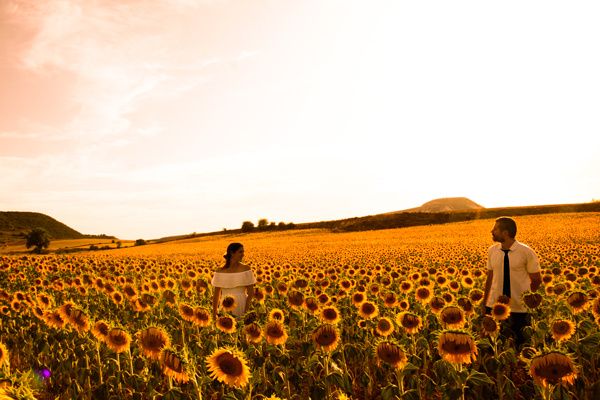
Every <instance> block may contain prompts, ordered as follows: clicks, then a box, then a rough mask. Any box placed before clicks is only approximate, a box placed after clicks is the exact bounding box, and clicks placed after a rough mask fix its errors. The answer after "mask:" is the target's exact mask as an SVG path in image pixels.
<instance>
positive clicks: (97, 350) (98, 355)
mask: <svg viewBox="0 0 600 400" xmlns="http://www.w3.org/2000/svg"><path fill="white" fill-rule="evenodd" d="M96 362H97V363H98V373H99V375H100V384H101V385H102V384H103V383H104V379H103V377H102V363H101V362H100V342H99V341H96Z"/></svg>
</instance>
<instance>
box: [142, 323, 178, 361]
mask: <svg viewBox="0 0 600 400" xmlns="http://www.w3.org/2000/svg"><path fill="white" fill-rule="evenodd" d="M137 339H138V343H139V345H140V348H141V349H142V354H144V356H146V357H148V358H150V359H153V360H159V359H160V352H161V351H162V350H163V349H164V348H165V347H169V346H170V345H171V339H170V338H169V335H168V334H167V332H165V331H164V330H163V329H162V328H159V327H156V326H151V327H148V328H146V329H144V330H142V331H140V332H138V334H137Z"/></svg>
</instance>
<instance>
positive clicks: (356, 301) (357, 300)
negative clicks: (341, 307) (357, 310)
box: [352, 292, 367, 307]
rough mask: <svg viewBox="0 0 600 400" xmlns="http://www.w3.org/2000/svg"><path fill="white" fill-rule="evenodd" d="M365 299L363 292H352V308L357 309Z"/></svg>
mask: <svg viewBox="0 0 600 400" xmlns="http://www.w3.org/2000/svg"><path fill="white" fill-rule="evenodd" d="M365 300H367V298H366V297H365V294H364V292H354V293H353V294H352V304H353V305H354V307H359V306H360V305H361V304H362V303H363V302H364V301H365Z"/></svg>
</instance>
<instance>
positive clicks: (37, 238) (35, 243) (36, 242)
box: [25, 228, 50, 253]
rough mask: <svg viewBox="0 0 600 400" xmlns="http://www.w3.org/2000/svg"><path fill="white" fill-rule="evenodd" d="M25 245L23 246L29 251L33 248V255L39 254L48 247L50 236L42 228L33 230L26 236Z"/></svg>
mask: <svg viewBox="0 0 600 400" xmlns="http://www.w3.org/2000/svg"><path fill="white" fill-rule="evenodd" d="M26 239H27V243H26V244H25V246H26V247H27V248H28V249H29V248H31V247H35V248H34V249H33V251H34V252H35V253H41V252H42V250H43V249H47V248H48V246H50V234H49V233H48V231H47V230H45V229H44V228H33V229H32V230H31V231H30V232H29V233H28V234H27V236H26Z"/></svg>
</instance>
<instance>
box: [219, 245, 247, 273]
mask: <svg viewBox="0 0 600 400" xmlns="http://www.w3.org/2000/svg"><path fill="white" fill-rule="evenodd" d="M242 247H244V245H243V244H241V243H237V242H236V243H229V246H227V253H225V255H224V256H223V258H225V265H224V266H223V269H227V268H229V263H230V262H231V256H232V254H233V253H235V252H236V251H238V250H239V249H241V248H242Z"/></svg>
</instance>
